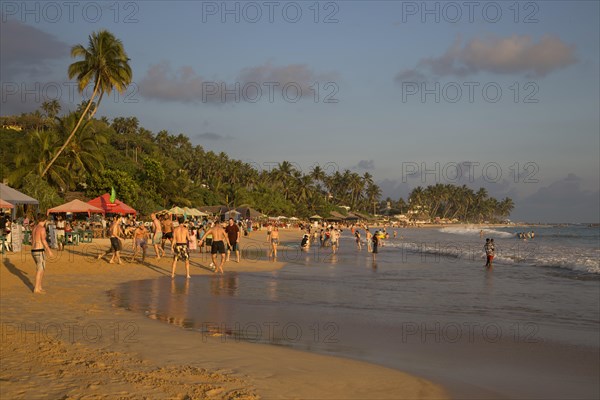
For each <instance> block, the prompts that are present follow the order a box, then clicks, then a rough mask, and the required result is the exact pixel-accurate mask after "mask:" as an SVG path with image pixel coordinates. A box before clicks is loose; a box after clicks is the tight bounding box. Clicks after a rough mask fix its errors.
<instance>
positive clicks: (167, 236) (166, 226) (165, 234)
mask: <svg viewBox="0 0 600 400" xmlns="http://www.w3.org/2000/svg"><path fill="white" fill-rule="evenodd" d="M167 240H169V241H170V242H171V248H173V219H172V218H171V214H167V215H165V216H164V217H163V220H162V250H163V256H164V255H165V243H166V242H167Z"/></svg>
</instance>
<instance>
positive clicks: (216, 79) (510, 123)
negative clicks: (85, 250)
mask: <svg viewBox="0 0 600 400" xmlns="http://www.w3.org/2000/svg"><path fill="white" fill-rule="evenodd" d="M68 4H69V5H67V4H65V3H64V2H22V1H18V2H10V1H5V2H3V3H2V6H1V7H2V9H1V10H2V25H1V28H0V29H1V30H0V34H1V39H0V40H1V43H0V44H1V46H0V52H1V54H0V60H1V61H0V68H1V70H0V71H1V81H2V104H1V106H2V107H1V108H2V111H1V113H2V115H7V114H13V113H20V112H24V111H31V110H34V109H36V108H38V107H39V106H40V105H41V102H43V101H44V97H46V98H58V99H59V101H60V102H61V104H62V105H63V108H64V109H74V108H75V107H76V105H77V104H78V103H79V102H80V101H81V97H80V96H79V94H77V93H75V94H73V93H72V89H71V88H72V86H71V85H72V83H70V82H69V81H68V78H67V76H66V70H67V66H68V65H69V64H70V63H71V62H72V61H73V60H72V59H70V57H69V49H70V47H71V46H73V45H75V44H78V43H81V44H84V45H85V44H87V38H88V35H89V34H90V33H92V32H93V31H97V30H100V29H108V30H110V31H111V32H112V33H114V34H115V35H116V36H117V37H118V38H120V39H121V40H122V41H123V43H124V46H125V49H126V51H127V52H128V55H129V57H130V58H131V66H132V69H133V73H134V85H132V87H131V88H130V89H129V90H128V92H127V93H126V94H125V95H121V96H118V97H115V96H113V97H111V98H107V99H105V100H103V103H102V105H101V107H100V110H99V111H98V115H99V116H101V115H106V116H107V117H109V118H114V117H117V116H136V117H137V118H138V119H139V120H140V122H141V124H142V126H144V127H145V128H147V129H150V130H152V131H154V132H158V131H159V130H162V129H166V130H168V131H169V132H171V133H174V134H178V133H184V134H186V135H188V136H189V137H190V138H191V140H192V142H193V143H194V144H200V145H202V146H203V147H204V148H205V149H207V150H214V151H217V152H220V151H224V152H226V153H228V154H229V155H231V156H232V157H234V158H238V159H241V160H244V161H247V162H251V163H253V164H254V165H256V166H257V167H258V168H270V167H271V165H273V163H277V162H281V161H283V160H288V161H291V162H293V163H295V164H296V165H297V166H298V167H299V168H301V169H302V170H303V171H308V170H309V169H310V167H311V166H313V165H316V164H318V165H321V166H322V167H325V168H326V169H327V170H329V171H333V170H335V169H340V170H343V169H346V168H349V169H352V170H355V171H357V172H359V173H361V174H362V173H364V172H369V173H371V174H372V175H374V177H375V179H376V181H378V182H379V183H380V186H381V187H382V189H383V191H384V197H386V196H390V197H392V198H394V199H397V198H398V197H400V196H403V197H406V196H407V194H408V193H409V192H410V190H411V189H412V188H414V187H415V186H417V185H421V186H427V185H433V184H435V183H456V184H467V185H469V186H472V187H474V188H478V187H480V186H484V187H486V188H487V189H488V191H489V193H490V194H491V195H493V196H496V197H498V198H501V197H504V196H510V197H512V198H513V199H514V200H515V202H516V203H517V208H516V209H515V211H514V212H513V219H514V220H527V221H532V222H536V221H544V222H563V221H564V222H567V221H570V222H588V221H591V222H597V221H598V220H599V219H600V215H599V213H600V211H599V210H600V196H599V186H600V183H599V182H600V177H599V171H600V122H599V112H598V110H599V109H600V100H599V93H600V84H599V73H598V71H599V69H600V61H599V59H600V56H599V47H600V45H599V39H598V38H599V37H600V29H599V15H600V8H599V4H600V3H599V2H597V1H569V2H566V1H565V2H561V1H529V2H527V1H523V2H513V1H506V2H505V1H497V2H487V1H475V2H472V3H465V2H462V1H460V2H425V3H424V2H411V1H382V2H379V1H337V2H335V1H332V2H327V1H323V2H315V1H308V2H302V1H296V2H288V1H282V2H280V1H273V2H265V1H258V2H221V1H219V2H210V1H209V2H206V1H181V2H177V1H170V2H166V1H122V2H114V1H110V2H94V1H90V2H72V3H68ZM468 4H470V5H468ZM69 7H70V8H69ZM469 7H471V8H469ZM298 11H300V13H299V12H298ZM258 12H260V15H259V14H258ZM236 19H237V21H236ZM294 21H295V22H294ZM36 82H37V86H36ZM57 87H58V88H61V90H60V91H59V90H56V88H57ZM257 88H259V89H260V92H258V91H257ZM283 88H285V91H284V90H283ZM23 89H26V90H23ZM222 89H225V90H226V92H222ZM271 90H272V91H271ZM90 93H91V91H90ZM300 93H301V94H302V96H298V95H299V94H300ZM236 96H237V97H238V98H237V99H236ZM297 96H298V97H297ZM469 163H470V164H469ZM458 170H460V171H461V176H460V177H457V176H456V172H457V171H458Z"/></svg>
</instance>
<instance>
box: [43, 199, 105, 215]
mask: <svg viewBox="0 0 600 400" xmlns="http://www.w3.org/2000/svg"><path fill="white" fill-rule="evenodd" d="M59 213H73V214H75V213H85V214H87V215H88V217H89V216H90V215H91V214H104V210H103V209H101V208H99V207H96V206H93V205H91V204H89V203H86V202H84V201H81V200H77V199H75V200H72V201H69V202H68V203H65V204H62V205H60V206H57V207H53V208H50V209H49V210H48V211H47V212H46V214H59Z"/></svg>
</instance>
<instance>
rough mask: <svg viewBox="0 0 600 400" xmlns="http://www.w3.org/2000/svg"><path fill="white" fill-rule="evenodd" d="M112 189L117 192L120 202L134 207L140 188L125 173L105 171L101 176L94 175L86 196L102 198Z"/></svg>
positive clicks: (90, 180) (88, 185)
mask: <svg viewBox="0 0 600 400" xmlns="http://www.w3.org/2000/svg"><path fill="white" fill-rule="evenodd" d="M111 187H114V188H115V190H116V191H117V198H118V199H119V200H121V201H123V202H124V203H127V204H129V205H131V206H132V207H134V205H135V203H136V201H137V199H138V195H139V193H140V187H139V185H138V184H137V183H136V182H135V180H133V178H132V177H131V175H129V174H128V173H127V172H124V171H116V170H113V169H105V170H104V171H103V172H101V173H99V174H94V175H92V176H91V177H90V179H89V181H88V184H87V190H86V195H87V196H89V197H97V196H101V195H103V194H104V193H110V191H111ZM134 208H135V207H134Z"/></svg>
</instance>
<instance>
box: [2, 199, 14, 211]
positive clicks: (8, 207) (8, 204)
mask: <svg viewBox="0 0 600 400" xmlns="http://www.w3.org/2000/svg"><path fill="white" fill-rule="evenodd" d="M13 208H15V206H13V205H12V204H10V203H9V202H8V201H4V200H3V199H0V209H2V210H5V209H6V210H10V209H13Z"/></svg>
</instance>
